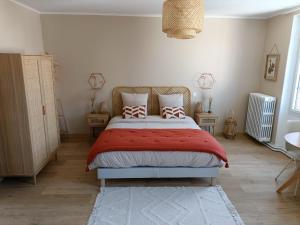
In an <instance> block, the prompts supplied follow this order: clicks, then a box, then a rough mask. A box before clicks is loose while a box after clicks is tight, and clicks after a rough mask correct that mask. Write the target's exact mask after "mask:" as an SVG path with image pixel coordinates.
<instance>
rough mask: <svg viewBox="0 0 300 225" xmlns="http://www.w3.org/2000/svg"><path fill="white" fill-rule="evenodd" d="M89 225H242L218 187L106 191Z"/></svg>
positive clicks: (133, 188) (97, 204)
mask: <svg viewBox="0 0 300 225" xmlns="http://www.w3.org/2000/svg"><path fill="white" fill-rule="evenodd" d="M88 225H244V223H243V221H242V220H241V218H240V216H239V215H238V213H237V211H236V209H235V208H234V206H233V205H232V204H231V202H230V201H229V199H228V198H227V196H226V194H225V192H224V191H223V189H222V188H221V187H220V186H215V187H106V188H105V190H104V193H100V194H98V196H97V199H96V203H95V206H94V209H93V212H92V215H91V216H90V219H89V222H88Z"/></svg>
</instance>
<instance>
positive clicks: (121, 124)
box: [88, 87, 224, 188]
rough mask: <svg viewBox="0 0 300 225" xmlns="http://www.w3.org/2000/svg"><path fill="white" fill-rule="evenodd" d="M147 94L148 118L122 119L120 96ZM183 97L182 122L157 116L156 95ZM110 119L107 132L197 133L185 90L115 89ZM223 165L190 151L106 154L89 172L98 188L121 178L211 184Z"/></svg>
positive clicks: (90, 165) (212, 155)
mask: <svg viewBox="0 0 300 225" xmlns="http://www.w3.org/2000/svg"><path fill="white" fill-rule="evenodd" d="M122 92H127V93H148V95H149V98H148V116H147V118H145V119H123V118H122V117H121V116H120V115H121V113H122V98H121V93H122ZM174 93H180V94H183V98H184V109H185V113H186V115H187V116H186V118H185V119H168V120H166V119H163V118H161V116H160V115H159V114H160V112H159V110H160V109H159V103H158V97H157V95H158V94H174ZM112 105H113V118H112V119H111V121H110V122H109V124H108V126H107V127H106V131H107V130H115V129H124V130H127V129H134V130H141V131H142V130H145V129H146V130H147V129H149V130H153V131H154V132H155V131H156V129H157V130H160V129H166V130H172V129H176V130H180V129H189V130H195V131H196V130H200V128H199V127H198V125H197V124H196V123H195V122H194V120H193V119H192V118H191V117H190V115H191V94H190V91H189V89H188V88H185V87H117V88H114V89H113V97H112ZM223 165H224V162H223V161H222V160H221V159H220V158H218V157H217V156H216V155H214V154H212V153H206V152H192V151H186V152H181V151H151V150H150V149H149V150H147V151H135V152H132V151H126V150H121V151H111V152H110V151H109V152H103V153H101V154H97V155H96V156H95V157H94V159H93V161H91V162H90V163H89V164H88V169H89V170H93V169H96V170H97V177H98V179H100V180H101V187H102V188H103V187H104V186H105V180H106V179H122V178H175V177H176V178H186V177H190V178H191V177H208V178H211V179H210V181H211V184H213V182H214V179H215V178H216V177H217V176H218V175H219V168H220V167H222V166H223Z"/></svg>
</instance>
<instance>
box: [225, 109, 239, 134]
mask: <svg viewBox="0 0 300 225" xmlns="http://www.w3.org/2000/svg"><path fill="white" fill-rule="evenodd" d="M236 134H237V121H236V119H235V116H234V111H233V110H230V113H229V116H228V118H227V119H226V120H225V123H224V131H223V135H224V137H225V138H229V139H234V138H235V137H236Z"/></svg>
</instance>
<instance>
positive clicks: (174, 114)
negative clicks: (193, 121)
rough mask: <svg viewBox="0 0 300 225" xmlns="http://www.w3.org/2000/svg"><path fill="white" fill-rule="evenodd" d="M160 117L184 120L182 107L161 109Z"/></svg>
mask: <svg viewBox="0 0 300 225" xmlns="http://www.w3.org/2000/svg"><path fill="white" fill-rule="evenodd" d="M162 116H163V118H164V119H184V118H185V113H184V109H183V107H163V108H162Z"/></svg>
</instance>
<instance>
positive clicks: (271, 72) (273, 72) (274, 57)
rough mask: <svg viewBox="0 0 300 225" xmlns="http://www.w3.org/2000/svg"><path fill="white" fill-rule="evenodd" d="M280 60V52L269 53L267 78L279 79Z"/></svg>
mask: <svg viewBox="0 0 300 225" xmlns="http://www.w3.org/2000/svg"><path fill="white" fill-rule="evenodd" d="M279 60H280V55H278V54H269V55H267V61H266V71H265V79H266V80H273V81H276V80H277V75H278V68H279Z"/></svg>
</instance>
